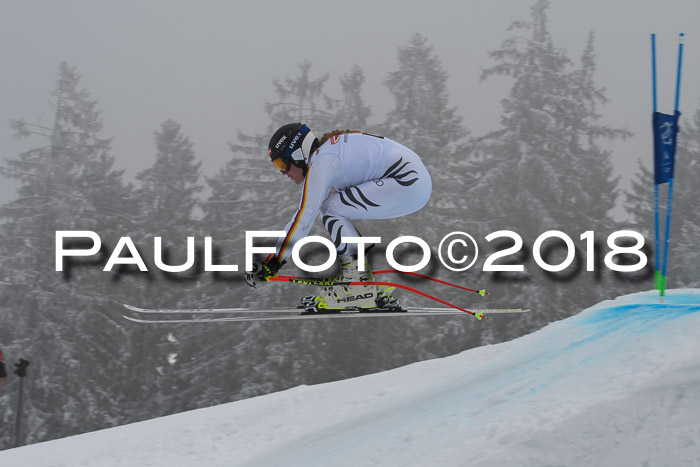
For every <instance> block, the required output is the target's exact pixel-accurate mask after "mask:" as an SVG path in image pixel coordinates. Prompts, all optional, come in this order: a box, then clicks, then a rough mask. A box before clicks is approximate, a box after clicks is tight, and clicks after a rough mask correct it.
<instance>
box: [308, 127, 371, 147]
mask: <svg viewBox="0 0 700 467" xmlns="http://www.w3.org/2000/svg"><path fill="white" fill-rule="evenodd" d="M348 133H362V130H333V131H329V132H328V133H326V134H324V135H323V136H321V139H320V140H319V142H318V145H319V147H320V146H323V143H325V142H326V141H328V140H329V139H331V138H332V137H334V136H340V135H345V134H348Z"/></svg>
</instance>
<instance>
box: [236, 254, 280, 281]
mask: <svg viewBox="0 0 700 467" xmlns="http://www.w3.org/2000/svg"><path fill="white" fill-rule="evenodd" d="M283 264H284V263H282V264H280V262H279V261H278V260H277V256H275V255H270V256H268V257H267V259H266V260H265V261H262V262H259V263H253V270H252V271H250V272H246V273H245V276H244V279H245V283H246V284H248V286H249V287H253V288H254V289H257V288H259V287H263V286H264V285H266V284H267V282H268V281H269V280H270V277H275V276H276V275H277V271H279V269H280V268H281V267H282V265H283Z"/></svg>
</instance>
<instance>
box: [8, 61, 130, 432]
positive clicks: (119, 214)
mask: <svg viewBox="0 0 700 467" xmlns="http://www.w3.org/2000/svg"><path fill="white" fill-rule="evenodd" d="M79 84H80V76H79V74H78V73H77V71H76V70H75V68H72V67H70V66H69V65H67V64H66V63H62V64H61V66H60V70H59V79H58V84H57V87H56V90H55V91H54V92H53V94H52V97H53V98H54V99H55V113H54V121H53V122H52V123H51V124H50V126H47V125H42V124H37V123H30V122H26V121H21V120H20V121H16V122H14V123H13V127H14V128H15V129H16V130H17V132H18V135H19V136H25V137H26V136H36V137H40V138H44V140H45V141H46V144H45V145H43V146H40V147H35V148H32V149H29V150H28V151H26V152H24V153H22V154H20V155H18V156H16V157H10V158H8V159H7V161H6V163H5V165H4V166H3V167H2V173H3V175H5V176H7V177H10V178H13V179H16V180H18V181H19V188H18V190H17V198H16V199H15V200H13V201H11V202H9V203H7V204H5V205H4V206H2V207H1V208H0V216H2V222H1V223H0V230H1V231H2V240H3V241H2V245H0V248H1V251H2V253H1V257H2V266H3V276H4V277H3V280H2V281H0V282H1V285H0V287H2V289H1V294H2V296H3V299H4V300H7V305H8V311H9V313H8V314H9V316H5V317H4V318H3V321H4V322H10V323H15V327H14V328H13V329H12V331H11V334H10V335H7V334H5V333H6V332H7V331H6V330H7V329H8V328H7V327H6V326H0V340H3V341H4V342H5V343H9V344H6V345H7V346H8V347H12V348H14V349H15V350H16V351H17V352H21V353H22V354H23V355H25V356H26V357H27V358H28V359H29V360H31V361H32V370H33V373H34V374H36V375H40V377H38V378H37V380H36V382H35V383H34V384H32V385H31V386H30V387H29V388H28V395H27V405H26V407H27V408H26V412H27V414H28V416H27V418H26V420H29V426H28V436H27V439H26V441H27V442H35V441H40V440H46V439H51V438H54V437H57V436H68V435H71V434H76V433H79V432H84V431H90V430H95V429H98V428H104V427H106V426H111V425H113V424H116V423H119V421H120V420H124V416H123V414H121V413H120V412H119V411H118V410H116V408H117V407H119V406H120V404H123V403H124V394H125V393H126V390H125V388H126V382H125V378H120V377H119V376H118V373H119V371H120V370H119V369H120V368H123V367H121V364H122V363H123V362H120V361H119V358H116V359H115V356H119V355H122V354H123V350H124V349H123V346H124V339H123V323H122V322H121V320H120V319H119V318H118V317H117V316H116V315H111V314H109V313H106V312H105V311H106V310H107V309H108V307H110V306H112V305H113V303H114V301H115V298H116V297H117V296H118V293H116V292H115V291H114V290H113V289H112V288H111V285H112V284H111V283H110V281H111V277H110V275H109V274H106V273H102V272H101V271H100V269H97V270H95V267H96V266H95V264H90V265H86V264H83V265H82V266H81V265H78V266H76V267H70V266H66V271H67V272H66V274H63V273H61V272H57V271H56V270H55V266H54V261H53V258H54V257H55V252H54V249H55V236H56V232H57V231H58V230H92V231H96V232H98V233H99V234H100V236H101V238H102V240H103V243H110V242H113V241H114V238H115V236H116V235H119V232H123V231H125V230H128V229H129V224H130V222H131V220H132V218H133V210H132V209H131V208H132V206H133V204H132V203H133V199H132V197H131V195H130V188H129V187H127V186H124V184H123V182H122V173H121V172H120V171H116V170H114V169H113V168H112V166H113V163H114V158H113V157H112V156H111V155H110V154H109V152H110V140H109V139H105V138H103V137H101V136H100V132H101V130H102V122H101V120H100V115H99V111H98V110H97V109H96V104H97V102H96V101H94V100H92V99H91V98H90V94H89V93H88V92H87V91H85V90H82V89H80V87H79ZM112 244H113V243H112ZM88 246H89V245H88ZM57 388H60V389H58V390H57ZM4 396H5V395H3V397H4ZM3 406H4V407H10V406H11V405H10V404H3ZM5 418H6V417H5ZM2 429H3V430H6V429H8V428H7V424H6V425H5V428H2ZM6 434H7V433H6ZM2 438H3V439H7V438H9V437H6V436H3V437H2Z"/></svg>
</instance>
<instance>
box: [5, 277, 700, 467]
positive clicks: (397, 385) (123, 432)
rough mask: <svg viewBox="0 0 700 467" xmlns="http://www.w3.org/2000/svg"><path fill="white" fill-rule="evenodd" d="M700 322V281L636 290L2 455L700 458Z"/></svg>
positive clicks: (474, 462)
mask: <svg viewBox="0 0 700 467" xmlns="http://www.w3.org/2000/svg"><path fill="white" fill-rule="evenodd" d="M533 312H534V313H536V311H533ZM392 319H393V318H392ZM499 319H503V318H499ZM506 319H518V318H517V317H507V318H506ZM484 325H485V326H488V322H486V323H484ZM699 338H700V290H675V291H670V292H669V295H668V296H667V297H666V298H665V299H664V303H663V304H660V303H659V298H658V294H657V293H656V292H647V293H640V294H633V295H628V296H625V297H621V298H618V299H616V300H612V301H606V302H603V303H601V304H599V305H597V306H595V307H593V308H590V309H588V310H584V311H583V312H581V313H580V314H578V315H576V316H574V317H571V318H569V319H565V320H562V321H559V322H556V323H553V324H550V325H549V326H547V327H545V328H543V329H542V330H540V331H538V332H535V333H533V334H530V335H528V336H524V337H522V338H519V339H516V340H513V341H511V342H507V343H504V344H498V345H491V346H486V347H481V348H478V349H472V350H469V351H466V352H463V353H461V354H459V355H455V356H452V357H448V358H442V359H436V360H431V361H426V362H421V363H416V364H413V365H409V366H406V367H403V368H399V369H395V370H392V371H387V372H383V373H379V374H375V375H369V376H364V377H361V378H355V379H350V380H345V381H339V382H335V383H329V384H322V385H317V386H310V387H309V386H301V387H297V388H294V389H290V390H288V391H284V392H279V393H275V394H269V395H266V396H262V397H256V398H253V399H248V400H243V401H239V402H234V403H231V404H226V405H221V406H218V407H212V408H208V409H201V410H195V411H192V412H187V413H183V414H178V415H173V416H169V417H163V418H160V419H155V420H149V421H145V422H141V423H135V424H132V425H127V426H122V427H117V428H112V429H108V430H103V431H99V432H93V433H88V434H85V435H81V436H74V437H70V438H65V439H61V440H56V441H51V442H46V443H40V444H36V445H32V446H27V447H23V448H19V449H11V450H7V451H3V452H0V465H2V466H26V467H28V466H37V467H38V466H46V467H48V466H52V467H53V466H70V467H75V466H90V467H92V466H139V467H144V466H169V467H179V466H183V467H184V466H187V467H191V466H239V465H241V466H243V465H245V466H305V467H309V466H352V467H357V466H371V465H382V466H489V467H504V466H518V467H526V466H537V467H542V466H595V467H602V466H611V467H612V466H614V467H624V466H648V467H653V466H664V467H668V466H674V467H677V466H700V339H699Z"/></svg>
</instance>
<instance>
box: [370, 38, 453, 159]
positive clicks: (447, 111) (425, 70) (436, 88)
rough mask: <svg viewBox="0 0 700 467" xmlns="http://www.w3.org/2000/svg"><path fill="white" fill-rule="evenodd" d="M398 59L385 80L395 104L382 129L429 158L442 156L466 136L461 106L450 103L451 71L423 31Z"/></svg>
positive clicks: (400, 49) (402, 51) (401, 51)
mask: <svg viewBox="0 0 700 467" xmlns="http://www.w3.org/2000/svg"><path fill="white" fill-rule="evenodd" d="M398 60H399V66H398V69H397V70H396V71H392V72H390V73H389V75H388V76H387V78H386V79H385V80H384V84H385V85H386V86H387V87H388V88H389V92H390V93H391V94H392V96H393V97H394V101H395V104H394V105H395V106H394V108H393V109H392V110H391V111H390V112H389V114H388V115H387V118H386V120H385V121H384V123H383V125H382V131H383V132H384V134H386V135H387V136H390V137H391V138H392V139H395V140H396V141H399V142H401V143H402V144H404V145H406V146H408V147H410V148H411V149H413V150H414V151H415V152H416V153H418V154H419V155H420V156H421V157H424V158H427V159H428V162H430V161H431V160H432V159H433V158H435V160H436V161H437V160H442V159H441V158H443V157H444V156H445V155H446V153H445V150H446V149H448V150H449V148H450V147H451V145H453V144H454V143H456V142H458V141H459V140H460V139H462V138H463V137H464V136H466V130H465V129H464V127H463V126H462V119H461V117H460V116H459V115H457V109H456V108H454V107H449V93H448V91H447V78H448V75H447V72H446V71H445V70H444V68H443V67H442V63H441V61H440V59H439V58H438V57H437V55H435V54H434V53H433V48H432V46H430V45H428V39H427V38H426V37H424V36H422V35H420V34H415V35H413V37H411V39H410V41H409V43H408V45H406V46H404V47H400V48H399V51H398Z"/></svg>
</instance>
